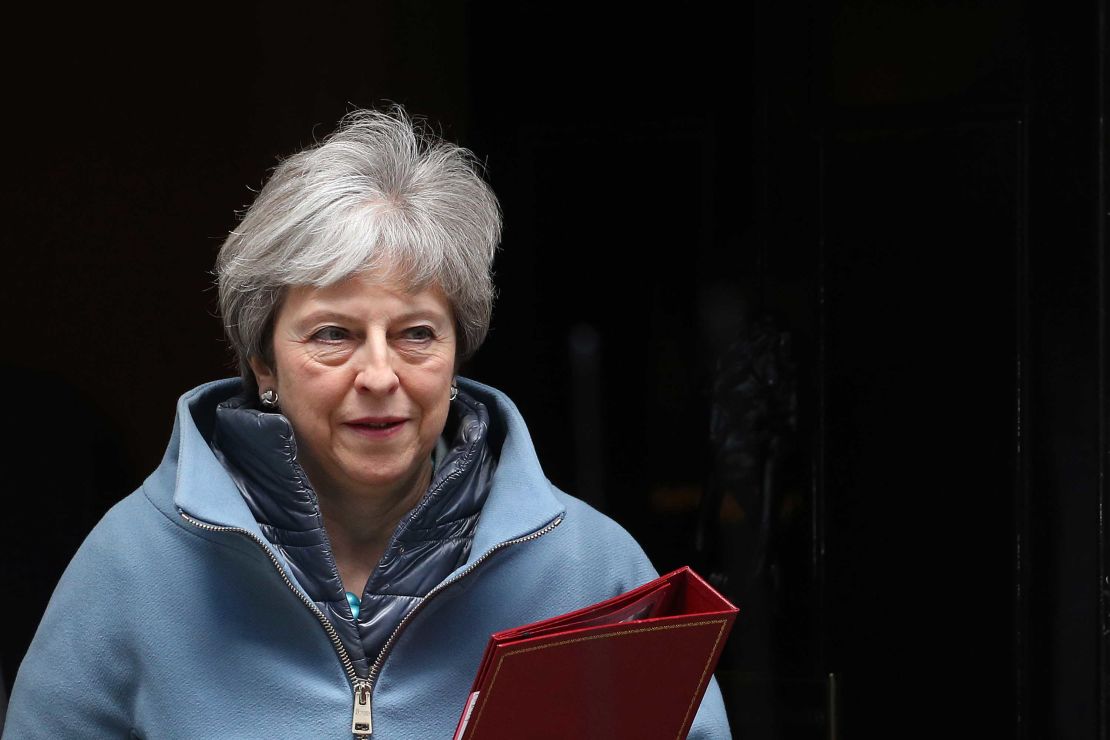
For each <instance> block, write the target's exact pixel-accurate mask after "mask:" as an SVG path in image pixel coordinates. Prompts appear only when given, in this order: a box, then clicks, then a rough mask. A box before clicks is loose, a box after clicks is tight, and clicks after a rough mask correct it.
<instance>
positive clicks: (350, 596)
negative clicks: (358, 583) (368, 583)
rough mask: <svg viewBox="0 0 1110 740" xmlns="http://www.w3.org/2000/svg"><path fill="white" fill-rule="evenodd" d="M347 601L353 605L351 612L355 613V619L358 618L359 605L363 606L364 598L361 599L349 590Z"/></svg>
mask: <svg viewBox="0 0 1110 740" xmlns="http://www.w3.org/2000/svg"><path fill="white" fill-rule="evenodd" d="M347 603H348V604H350V605H351V614H354V615H355V619H358V610H359V607H361V606H362V599H360V598H359V597H357V596H355V595H354V594H353V593H351V592H350V591H348V592H347Z"/></svg>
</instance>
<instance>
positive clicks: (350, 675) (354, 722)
mask: <svg viewBox="0 0 1110 740" xmlns="http://www.w3.org/2000/svg"><path fill="white" fill-rule="evenodd" d="M178 511H179V512H180V513H181V518H183V519H184V520H185V521H187V522H189V523H190V524H192V525H193V526H194V527H197V528H198V529H203V530H205V531H208V532H234V533H236V534H241V535H243V536H244V537H246V538H247V539H249V540H251V541H253V542H254V543H255V544H256V545H258V546H259V547H261V548H262V552H264V553H266V557H268V558H269V559H270V563H271V564H273V566H274V570H276V571H277V573H278V575H279V576H281V580H282V581H283V582H284V583H285V585H286V587H288V588H289V590H290V591H292V592H293V594H294V595H295V596H296V597H297V598H298V599H300V601H301V603H302V604H304V605H305V606H306V607H308V609H309V611H311V612H312V613H313V614H314V615H315V617H316V621H318V622H319V623H320V626H321V627H323V628H324V632H325V633H327V636H328V639H330V640H331V644H332V647H333V648H335V653H336V655H338V656H339V661H340V662H341V663H342V664H343V670H344V671H345V672H346V674H347V680H348V681H349V682H350V684H351V688H352V690H353V691H354V695H353V700H352V707H353V709H352V713H351V734H352V735H354V736H355V737H357V738H362V739H363V740H365V738H368V737H370V735H371V734H372V733H373V731H374V729H373V728H374V725H373V718H372V712H371V694H372V692H373V690H374V678H375V676H377V673H378V671H379V670H381V666H382V663H384V662H385V659H386V656H387V655H388V654H389V651H390V649H391V648H392V647H393V643H395V642H396V641H397V638H398V636H400V634H401V631H402V629H403V628H404V627H405V625H406V624H408V622H409V620H410V619H412V617H413V615H415V614H416V613H417V612H419V611H420V610H421V608H423V606H424V604H426V603H427V601H428V599H430V598H431V597H433V596H435V595H436V594H438V593H439V592H441V591H442V590H443V589H445V588H447V587H448V586H450V585H451V584H453V583H457V582H458V581H459V580H461V579H462V578H464V577H466V576H467V575H469V574H470V573H472V572H473V571H474V569H475V568H477V567H478V566H479V565H481V564H482V562H484V561H485V560H486V559H487V558H488V557H489V556H490V555H492V554H493V553H495V552H497V551H498V550H501V549H503V548H505V547H508V546H510V545H516V544H519V543H522V542H528V541H529V540H534V539H536V538H538V537H542V536H543V535H545V534H547V533H548V532H550V531H551V530H553V529H555V527H557V526H559V525H560V524H561V523H562V521H563V517H562V516H561V515H560V516H557V517H555V519H553V520H551V521H550V522H549V523H548V524H547V525H545V526H544V527H543V528H542V529H538V530H536V531H535V532H532V533H531V534H528V535H525V536H523V537H517V538H515V539H511V540H505V541H504V542H499V543H498V544H496V545H494V546H493V547H491V548H490V549H488V550H486V551H485V552H484V553H483V554H482V556H481V557H480V558H478V559H477V560H475V561H474V562H473V563H471V564H470V565H469V566H467V568H466V569H465V570H464V571H462V572H461V573H459V574H458V575H457V576H455V577H454V578H451V579H450V580H447V581H443V582H442V583H440V584H438V585H437V586H436V587H435V588H433V589H432V590H431V591H429V592H428V593H427V594H425V595H424V598H423V599H421V600H420V602H419V603H418V604H417V605H416V606H415V607H413V609H412V611H410V612H409V613H408V614H406V615H405V616H404V618H402V619H401V621H400V623H399V624H398V625H397V626H396V627H395V628H394V629H393V633H392V634H390V636H389V639H388V640H386V642H385V645H383V646H382V649H381V652H379V653H378V658H377V660H375V661H374V665H372V666H371V667H370V671H369V674H368V676H367V678H360V677H359V675H358V673H356V672H355V664H354V662H353V661H351V656H350V654H349V653H348V652H347V648H346V647H344V645H343V640H341V639H340V638H339V633H338V632H336V631H335V627H334V626H332V623H331V622H330V621H329V620H328V618H327V617H326V616H324V613H323V612H322V611H320V609H319V607H317V606H316V604H315V603H314V602H313V601H312V600H311V599H310V598H308V597H307V596H305V595H304V593H302V592H301V590H300V589H299V588H297V587H296V585H294V583H293V581H292V580H291V579H290V578H289V574H288V573H286V572H285V568H284V567H283V566H282V564H281V561H279V560H278V559H277V556H276V555H274V553H273V552H272V551H271V550H270V548H269V547H267V546H266V543H265V542H263V541H262V540H261V538H259V537H258V536H257V535H255V533H254V532H251V531H250V530H248V529H243V528H242V527H225V526H221V525H216V524H209V523H208V522H202V521H201V520H199V519H196V518H194V517H193V516H190V515H189V514H187V513H185V512H184V511H182V510H181V509H178Z"/></svg>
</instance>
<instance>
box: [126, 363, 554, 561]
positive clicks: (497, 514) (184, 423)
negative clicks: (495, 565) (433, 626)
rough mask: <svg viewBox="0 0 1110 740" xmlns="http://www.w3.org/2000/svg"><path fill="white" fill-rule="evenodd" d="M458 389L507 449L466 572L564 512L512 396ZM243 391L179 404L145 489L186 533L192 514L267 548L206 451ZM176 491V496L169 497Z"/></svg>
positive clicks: (202, 392) (197, 395) (207, 389)
mask: <svg viewBox="0 0 1110 740" xmlns="http://www.w3.org/2000/svg"><path fill="white" fill-rule="evenodd" d="M458 384H459V387H460V388H462V389H465V390H466V391H467V392H468V393H470V395H472V396H473V397H475V398H476V399H477V400H479V401H481V402H482V403H484V404H485V405H486V407H487V408H488V409H489V414H490V431H491V443H492V444H494V445H496V444H497V442H498V441H500V443H501V444H500V447H501V452H500V459H499V461H498V464H497V470H496V472H495V473H494V476H493V485H492V488H491V489H490V493H489V497H488V498H487V499H486V503H485V506H484V507H483V509H482V515H481V517H480V518H479V521H478V527H477V530H476V531H475V534H474V544H473V546H472V548H471V551H470V557H469V558H468V560H467V563H466V564H464V565H462V566H460V569H462V568H465V567H467V565H469V564H470V563H472V562H473V561H475V560H477V559H479V558H481V557H482V556H484V555H485V554H486V552H487V551H488V550H490V549H492V548H494V547H496V546H497V545H499V544H500V543H502V542H506V541H509V540H514V539H518V538H520V537H526V536H528V535H530V534H532V533H534V532H537V531H539V530H540V529H543V528H544V527H545V526H547V525H548V524H550V523H551V522H552V521H553V520H555V519H557V518H559V517H561V516H562V515H563V514H564V513H565V508H564V506H563V505H562V503H561V502H560V501H559V500H558V499H557V498H556V497H555V495H554V493H553V492H552V486H551V484H550V483H549V482H548V480H547V478H546V477H545V476H544V474H543V470H542V468H541V467H540V464H539V460H538V458H537V457H536V452H535V449H534V448H533V446H532V440H531V438H530V437H529V434H528V428H527V426H526V425H525V423H524V419H523V418H522V417H521V415H520V412H519V411H518V410H517V408H516V406H515V405H514V404H513V402H512V401H511V400H509V398H508V396H506V395H505V394H503V393H501V392H500V391H498V390H496V389H494V388H491V387H490V386H487V385H483V384H481V383H477V382H475V381H472V380H468V379H466V378H462V377H460V378H458ZM240 390H241V384H240V381H239V380H238V379H228V380H218V381H214V382H212V383H207V384H205V385H202V386H199V387H197V388H194V389H193V390H191V391H189V392H188V393H185V394H184V395H183V396H181V398H180V399H179V400H178V403H177V416H176V418H175V421H174V430H173V434H172V436H171V439H170V444H169V446H168V448H167V450H166V455H165V457H164V458H163V460H162V463H161V464H160V465H159V467H158V469H157V470H155V472H154V473H153V474H152V475H151V476H150V478H149V479H148V480H147V483H146V487H147V489H148V496H149V497H150V498H151V499H152V501H154V503H155V505H156V506H158V507H159V508H160V509H162V510H163V511H164V512H165V513H166V514H167V515H169V516H170V517H171V518H172V519H175V520H176V521H177V522H178V523H179V524H181V526H183V527H186V528H188V527H191V526H192V525H190V524H189V523H187V522H185V521H184V520H183V519H182V516H181V514H186V515H188V516H190V517H192V518H194V519H197V520H199V521H201V522H204V523H208V524H212V525H215V526H221V527H233V528H236V529H243V530H246V531H248V532H250V533H252V534H254V535H256V536H257V537H258V539H259V540H260V541H262V542H265V538H264V537H263V536H262V532H261V529H260V528H259V526H258V523H257V522H255V520H254V517H253V516H252V515H251V512H250V509H249V508H248V507H247V504H246V502H245V501H244V500H243V497H242V496H241V495H240V493H239V490H238V488H237V487H236V485H235V482H234V481H233V480H232V478H231V476H230V475H229V474H228V472H227V470H226V469H225V468H224V467H223V465H222V464H221V463H220V461H219V460H218V459H217V458H216V456H215V455H214V454H213V452H212V449H211V447H210V446H209V444H208V440H209V439H211V435H212V430H213V426H214V419H215V413H216V407H217V406H218V405H219V404H220V403H221V402H223V401H226V400H227V399H229V398H231V397H232V396H235V395H236V394H238V393H239V392H240ZM170 491H172V496H166V495H165V493H168V492H170ZM275 555H277V553H276V552H275Z"/></svg>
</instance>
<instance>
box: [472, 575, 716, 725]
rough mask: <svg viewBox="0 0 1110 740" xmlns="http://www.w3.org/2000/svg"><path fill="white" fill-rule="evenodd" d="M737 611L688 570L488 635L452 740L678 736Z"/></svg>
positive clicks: (691, 718)
mask: <svg viewBox="0 0 1110 740" xmlns="http://www.w3.org/2000/svg"><path fill="white" fill-rule="evenodd" d="M737 611H738V610H737V608H736V607H735V606H733V605H732V604H730V603H729V602H728V601H727V600H726V599H725V598H724V597H723V596H721V595H720V594H719V593H717V592H716V591H715V590H714V589H713V588H712V587H711V586H710V585H709V584H707V583H706V582H705V581H703V580H702V579H701V578H700V577H698V575H697V574H696V573H694V572H693V571H692V570H690V569H689V568H680V569H678V570H676V571H674V572H673V573H668V574H667V575H665V576H661V577H660V578H657V579H655V580H654V581H651V582H649V583H645V584H644V585H643V586H640V587H639V588H635V589H633V590H631V591H628V592H627V593H623V594H621V595H619V596H615V597H613V598H612V599H608V600H606V601H602V602H601V603H599V604H594V605H593V606H588V607H586V608H584V609H579V610H578V611H574V612H570V613H569V614H564V615H562V616H558V617H552V618H551V619H545V620H543V621H542V622H535V623H533V624H526V625H524V626H522V627H516V628H515V629H511V630H506V631H504V632H497V633H495V634H493V635H492V636H491V637H490V641H489V645H488V646H487V647H486V652H485V655H484V656H483V657H482V663H481V665H480V667H479V668H478V675H477V677H476V678H475V680H474V686H473V688H472V689H471V691H470V696H469V698H468V699H467V702H466V706H465V707H464V708H463V712H462V716H461V717H460V718H459V724H458V727H457V728H456V729H455V740H501V739H502V738H505V739H508V738H529V739H530V740H544V739H546V738H550V739H551V740H556V739H558V740H565V738H575V739H576V740H579V739H582V738H598V740H602V739H604V740H619V739H620V738H635V739H636V740H652V739H653V738H665V739H666V740H681V739H682V738H685V737H686V733H688V732H689V731H690V725H691V723H692V722H693V721H694V715H695V713H696V712H697V709H698V705H699V703H700V702H701V697H702V695H703V694H704V693H705V688H706V686H707V685H708V684H709V679H710V678H711V677H712V676H713V669H714V668H715V667H716V665H717V660H718V659H719V658H720V656H721V650H722V649H723V648H724V644H725V638H726V637H728V633H729V630H731V629H732V623H733V622H734V621H735V620H736V613H737Z"/></svg>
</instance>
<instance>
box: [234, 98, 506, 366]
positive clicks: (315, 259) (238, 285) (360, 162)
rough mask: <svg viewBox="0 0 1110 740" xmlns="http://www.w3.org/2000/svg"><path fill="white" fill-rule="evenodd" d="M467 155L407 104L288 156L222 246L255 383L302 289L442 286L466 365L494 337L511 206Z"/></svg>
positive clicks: (244, 356)
mask: <svg viewBox="0 0 1110 740" xmlns="http://www.w3.org/2000/svg"><path fill="white" fill-rule="evenodd" d="M481 173H482V166H481V163H480V162H478V161H477V160H476V158H475V157H474V155H473V154H472V153H471V152H470V151H468V150H467V149H463V148H461V147H458V146H455V145H454V144H451V143H448V142H446V141H443V140H442V139H441V138H439V137H438V136H437V135H435V134H434V133H433V132H431V131H429V129H428V126H427V124H425V123H424V122H423V121H421V120H416V121H415V122H414V121H413V119H411V118H410V117H409V116H408V115H407V114H406V113H405V111H404V109H403V108H402V107H401V106H394V107H392V108H391V109H390V110H389V111H387V112H381V111H373V110H358V111H354V112H352V113H350V114H348V115H346V116H345V117H344V118H343V120H342V121H340V124H339V128H338V129H337V130H336V131H335V133H333V134H332V135H331V136H329V137H327V138H326V139H325V140H324V141H323V142H321V143H319V144H317V145H315V146H312V147H309V148H308V149H305V150H304V151H301V152H299V153H297V154H294V155H293V156H291V157H289V158H288V159H286V160H284V161H282V162H281V163H280V164H279V165H278V166H277V168H276V169H275V170H274V173H273V175H272V176H271V177H270V180H269V182H267V183H266V185H265V187H263V188H262V191H261V192H260V193H259V194H258V197H257V198H255V200H254V203H253V204H252V205H251V206H250V208H249V209H248V210H247V212H246V213H245V214H244V216H243V219H242V221H241V222H240V224H239V227H238V228H237V229H235V230H234V231H232V232H231V233H230V234H229V235H228V237H227V240H226V241H225V242H224V244H223V246H222V247H221V248H220V254H219V257H218V258H217V260H216V274H217V280H218V283H219V298H220V313H221V314H222V316H223V321H224V330H225V331H226V333H227V337H228V340H229V341H230V343H231V346H232V348H233V349H234V350H235V354H236V355H237V357H238V360H239V370H240V373H241V374H242V376H243V380H244V382H245V383H246V384H247V387H251V388H253V387H254V385H255V380H254V374H253V373H252V371H251V369H250V365H249V361H250V359H251V358H252V357H259V358H261V359H262V360H264V361H265V362H266V363H267V365H269V366H270V367H273V364H274V363H273V346H272V335H273V324H274V318H275V316H276V314H277V310H278V308H279V307H280V305H281V302H282V300H283V299H284V297H285V292H286V290H287V289H288V288H289V287H290V286H295V285H312V286H316V287H324V286H327V285H332V284H334V283H337V282H341V281H342V280H345V279H346V278H349V277H351V276H352V275H355V274H356V273H360V272H363V271H367V270H371V271H376V272H381V273H382V274H390V275H395V276H397V277H399V278H400V279H401V281H402V282H403V284H405V285H406V287H409V288H412V289H420V288H422V287H425V286H428V285H433V284H434V285H438V286H439V287H440V288H441V289H442V290H443V292H444V294H445V295H446V296H447V299H448V301H449V302H450V304H451V308H452V311H453V313H454V319H455V327H456V331H457V334H458V340H457V354H456V357H457V360H458V361H461V360H463V359H466V358H467V357H470V356H471V355H472V354H474V352H475V351H476V350H477V349H478V347H479V346H480V345H481V343H482V340H483V339H485V336H486V332H487V331H488V330H489V322H490V315H491V313H492V310H493V296H494V289H493V279H492V275H491V271H492V265H493V256H494V252H495V251H496V249H497V245H498V242H499V241H500V238H501V210H500V207H499V206H498V203H497V198H496V197H495V196H494V194H493V191H492V190H491V189H490V187H489V185H487V184H486V182H485V181H484V180H483V179H482V175H481Z"/></svg>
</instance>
